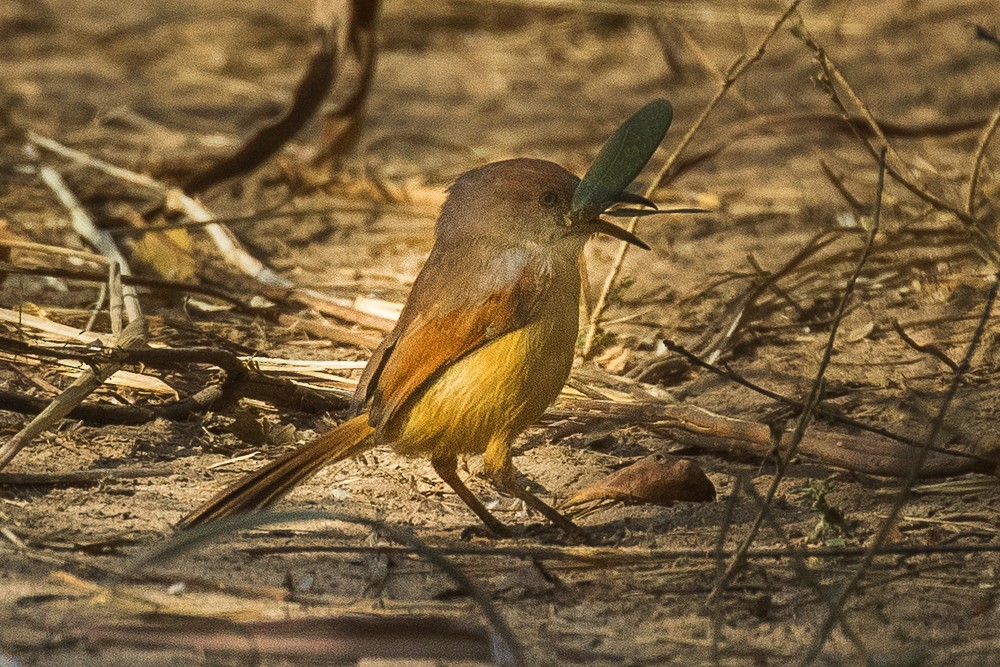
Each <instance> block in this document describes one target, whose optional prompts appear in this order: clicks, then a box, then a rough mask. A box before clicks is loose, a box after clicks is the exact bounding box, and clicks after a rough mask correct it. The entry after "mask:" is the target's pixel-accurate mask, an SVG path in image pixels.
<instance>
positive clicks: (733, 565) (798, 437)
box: [709, 150, 886, 598]
mask: <svg viewBox="0 0 1000 667" xmlns="http://www.w3.org/2000/svg"><path fill="white" fill-rule="evenodd" d="M885 159H886V152H885V150H883V151H882V153H881V154H880V156H879V171H878V185H877V187H876V190H875V214H874V218H873V220H872V226H871V229H870V230H869V231H868V239H867V241H866V242H865V247H864V250H862V251H861V257H859V258H858V263H857V266H856V267H855V268H854V272H853V273H852V274H851V277H850V278H848V280H847V285H845V286H844V292H843V294H842V295H841V297H840V301H839V302H838V303H837V310H836V311H835V313H834V316H833V322H832V324H831V326H830V335H829V336H828V338H827V342H826V347H825V349H824V350H823V358H822V359H821V360H820V363H819V367H818V368H817V370H816V377H815V379H814V380H813V384H812V387H811V388H810V390H809V395H808V397H807V398H806V399H805V400H804V401H803V404H804V409H803V410H802V414H801V415H799V420H798V423H797V424H796V426H795V430H794V431H793V433H792V436H791V439H790V442H789V443H788V445H787V448H786V451H785V452H784V453H783V455H780V456H778V458H777V470H776V471H775V473H774V476H773V477H772V478H771V484H770V486H768V489H767V493H766V494H765V496H764V500H765V508H763V509H761V510H760V512H758V513H757V516H756V518H755V519H754V521H753V523H752V524H751V526H750V532H749V533H748V534H747V536H746V538H745V539H744V540H743V542H742V543H741V544H740V548H739V549H738V550H737V555H736V556H734V557H733V559H732V560H731V561H730V563H729V567H728V568H727V569H726V572H725V574H724V575H723V576H722V577H721V578H720V579H719V581H718V582H717V583H716V585H715V587H714V588H713V589H712V593H711V595H710V596H709V597H710V598H714V597H715V596H717V595H720V594H721V593H722V592H723V591H724V590H725V588H726V586H727V584H728V583H729V581H730V580H731V579H732V577H733V576H734V575H735V574H736V571H737V570H738V569H739V568H741V567H742V566H743V558H742V556H741V555H740V554H742V553H745V552H747V551H748V550H749V549H750V547H751V546H752V545H753V542H754V540H755V539H757V533H758V532H759V530H760V526H761V523H762V522H763V521H764V515H765V511H766V509H767V507H769V506H770V504H771V503H772V502H773V500H774V496H775V494H776V493H777V491H778V485H779V484H780V483H781V480H782V478H783V477H784V474H785V469H786V468H787V466H788V464H789V462H791V460H792V458H793V457H794V456H795V453H796V452H797V451H798V448H799V445H800V444H801V442H802V438H803V437H804V436H805V433H806V429H807V428H808V426H809V422H810V421H811V420H812V416H813V412H814V410H815V408H816V406H817V405H818V404H819V402H820V400H821V399H822V394H823V385H824V380H825V376H826V369H827V367H828V366H829V364H830V360H831V358H832V357H833V346H834V343H836V340H837V332H838V331H839V330H840V323H841V321H842V319H843V316H844V312H845V311H846V309H847V303H848V301H850V298H851V296H852V295H853V293H854V286H855V285H856V284H857V281H858V277H859V276H860V275H861V270H862V269H863V268H864V266H865V264H866V263H867V261H868V257H869V255H870V254H871V251H872V248H873V247H874V245H875V235H876V234H877V233H878V229H879V223H880V218H881V213H882V191H883V188H884V186H885ZM780 437H781V436H780V434H779V435H778V436H777V437H776V440H778V442H779V443H780Z"/></svg>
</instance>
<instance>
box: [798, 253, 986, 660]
mask: <svg viewBox="0 0 1000 667" xmlns="http://www.w3.org/2000/svg"><path fill="white" fill-rule="evenodd" d="M998 291H1000V273H997V274H996V275H995V276H994V280H993V285H992V286H991V287H990V292H989V294H988V295H987V297H986V304H985V306H984V307H983V313H982V315H981V316H980V318H979V324H978V325H977V326H976V331H975V333H973V335H972V340H970V341H969V346H968V348H967V349H966V352H965V356H964V357H963V358H962V361H961V363H960V364H959V365H958V368H957V369H955V372H954V374H953V375H952V377H951V383H950V384H949V385H948V390H947V392H945V395H944V400H942V401H941V407H940V409H939V410H938V413H937V415H935V417H934V420H933V422H931V427H930V433H928V435H927V440H925V441H924V446H923V448H921V449H920V451H919V452H918V453H917V456H915V457H914V458H913V461H912V464H911V466H910V470H909V474H908V475H907V476H906V480H905V481H904V482H903V485H902V487H901V488H900V492H899V495H898V496H897V497H896V501H895V502H894V503H893V505H892V509H891V510H890V511H889V515H888V516H887V517H886V518H885V520H884V521H883V522H882V524H881V525H880V526H879V529H878V532H877V533H876V534H875V538H874V539H873V540H872V541H871V543H870V544H869V545H868V548H867V549H866V550H865V554H864V557H863V558H862V559H861V563H860V564H859V565H858V568H857V570H855V571H854V574H853V575H852V576H851V577H850V578H849V579H848V580H847V581H846V582H845V583H844V585H843V586H842V587H841V589H840V593H839V594H838V595H837V597H836V599H835V601H834V602H835V604H834V605H833V606H832V607H831V608H830V611H829V613H828V614H827V617H826V618H825V619H824V620H823V623H822V624H821V625H820V628H819V631H818V632H817V633H816V639H815V641H814V642H813V644H812V646H811V647H810V648H809V650H808V651H807V652H806V654H805V657H804V658H803V659H802V661H801V662H800V663H799V664H800V665H801V666H802V667H808V665H810V664H812V663H813V661H815V659H816V658H817V657H818V656H819V653H820V651H822V650H823V646H824V645H825V644H826V641H827V639H828V638H829V636H830V631H831V630H832V629H833V626H834V624H836V623H837V621H838V620H839V619H840V618H841V617H843V614H844V605H845V604H846V602H847V599H848V598H849V597H850V596H851V595H853V594H854V591H855V590H856V589H857V587H858V583H859V582H860V581H861V579H862V578H863V577H864V575H865V573H866V572H867V571H868V569H869V568H870V567H871V564H872V562H873V561H874V560H875V557H876V556H877V555H878V554H879V552H880V550H881V549H882V547H883V545H885V543H886V540H887V539H888V537H889V533H890V532H891V531H892V529H893V527H894V526H895V525H896V520H897V519H898V518H899V516H900V514H901V513H902V511H903V507H904V506H905V505H906V503H907V501H909V499H910V494H911V490H912V488H913V484H914V482H916V480H917V478H918V477H919V475H920V469H921V468H922V467H923V465H924V462H925V461H926V460H927V456H928V454H929V453H930V451H931V447H933V446H934V445H936V444H937V440H938V438H939V437H940V435H941V430H942V429H943V428H944V422H945V417H947V415H948V411H949V410H950V409H951V404H952V402H953V401H954V399H955V394H956V393H957V392H958V387H959V386H960V385H961V383H962V380H963V378H964V377H965V376H966V374H967V373H968V372H969V368H970V367H971V365H972V359H973V357H974V356H975V354H976V350H978V349H979V343H980V342H981V341H982V338H983V334H984V333H985V331H986V325H987V324H988V323H989V320H990V315H991V314H992V313H993V304H994V303H995V302H996V298H997V292H998Z"/></svg>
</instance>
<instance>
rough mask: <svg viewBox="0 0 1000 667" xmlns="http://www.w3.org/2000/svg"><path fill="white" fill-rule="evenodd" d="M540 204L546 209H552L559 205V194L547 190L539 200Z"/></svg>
mask: <svg viewBox="0 0 1000 667" xmlns="http://www.w3.org/2000/svg"><path fill="white" fill-rule="evenodd" d="M538 201H539V203H541V205H542V206H544V207H545V208H552V207H553V206H555V205H556V204H558V203H559V193H558V192H556V191H554V190H546V191H545V192H543V193H542V196H541V197H539V198H538Z"/></svg>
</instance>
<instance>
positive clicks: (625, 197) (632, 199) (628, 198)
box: [612, 192, 656, 210]
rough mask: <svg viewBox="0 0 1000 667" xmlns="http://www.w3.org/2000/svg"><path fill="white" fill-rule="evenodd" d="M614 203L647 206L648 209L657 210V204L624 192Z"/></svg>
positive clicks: (640, 196)
mask: <svg viewBox="0 0 1000 667" xmlns="http://www.w3.org/2000/svg"><path fill="white" fill-rule="evenodd" d="M612 203H613V204H635V205H637V206H645V207H646V208H651V209H653V210H656V204H654V203H653V202H651V201H650V200H648V199H646V198H645V197H643V196H642V195H637V194H634V193H632V192H622V193H620V194H619V195H618V196H617V197H615V200H614V201H613V202H612Z"/></svg>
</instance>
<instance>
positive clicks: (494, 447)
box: [483, 440, 587, 539]
mask: <svg viewBox="0 0 1000 667" xmlns="http://www.w3.org/2000/svg"><path fill="white" fill-rule="evenodd" d="M483 473H484V474H485V475H486V478H487V479H488V480H489V481H490V483H491V484H493V486H495V487H496V488H497V489H499V490H500V491H503V492H504V493H509V494H510V495H512V496H514V497H515V498H517V499H519V500H523V501H524V503H525V504H526V505H527V506H528V507H530V508H531V509H533V510H535V511H537V512H540V513H541V514H542V516H544V517H545V518H546V519H548V520H549V521H551V522H552V523H553V524H555V525H556V526H558V527H559V528H561V529H562V530H563V531H564V532H565V533H566V534H568V535H572V536H573V537H577V538H581V539H585V538H586V537H587V534H586V533H585V532H583V530H581V529H580V527H579V526H577V525H576V524H575V523H573V522H572V521H570V520H569V519H568V518H566V517H565V516H563V515H562V514H560V513H559V511H557V510H556V509H554V508H552V507H549V506H548V505H547V504H545V502H544V501H543V500H542V499H541V498H539V497H538V496H536V495H535V494H533V493H531V492H530V491H528V489H526V488H524V486H522V485H521V484H519V483H518V481H517V470H516V469H515V468H514V463H513V461H511V455H510V443H509V442H508V441H506V440H493V441H491V442H490V444H489V446H487V447H486V453H485V454H484V455H483Z"/></svg>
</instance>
